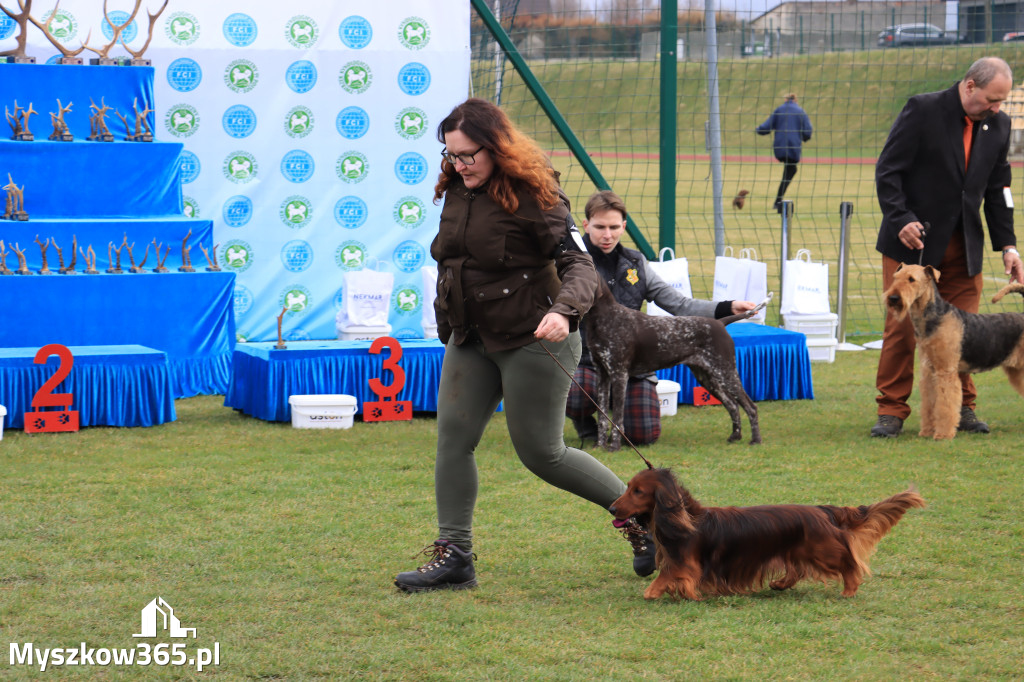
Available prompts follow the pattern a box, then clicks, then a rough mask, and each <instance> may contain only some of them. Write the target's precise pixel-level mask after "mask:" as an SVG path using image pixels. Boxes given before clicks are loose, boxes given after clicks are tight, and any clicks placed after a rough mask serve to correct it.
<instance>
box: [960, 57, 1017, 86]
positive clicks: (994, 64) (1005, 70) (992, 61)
mask: <svg viewBox="0 0 1024 682" xmlns="http://www.w3.org/2000/svg"><path fill="white" fill-rule="evenodd" d="M999 75H1004V76H1006V77H1007V78H1009V79H1010V83H1011V84H1012V83H1013V72H1012V71H1011V70H1010V65H1009V64H1007V63H1006V62H1005V61H1003V60H1002V59H1000V58H999V57H982V58H981V59H979V60H978V61H976V62H974V63H973V64H971V68H969V69H967V73H966V74H964V80H965V81H971V80H972V81H974V84H975V85H977V86H978V87H979V88H984V87H986V86H987V85H988V84H989V83H991V82H992V79H993V78H995V77H996V76H999Z"/></svg>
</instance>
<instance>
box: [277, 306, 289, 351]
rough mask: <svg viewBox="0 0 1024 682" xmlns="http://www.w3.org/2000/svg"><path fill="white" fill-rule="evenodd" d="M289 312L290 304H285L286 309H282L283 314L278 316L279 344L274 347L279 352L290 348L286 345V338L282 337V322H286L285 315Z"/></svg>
mask: <svg viewBox="0 0 1024 682" xmlns="http://www.w3.org/2000/svg"><path fill="white" fill-rule="evenodd" d="M286 312H288V304H287V303H285V304H284V307H283V308H281V314H280V315H278V316H277V344H276V345H275V346H274V348H276V349H277V350H284V349H286V348H287V347H288V346H286V345H284V337H283V336H281V322H282V320H284V314H285V313H286Z"/></svg>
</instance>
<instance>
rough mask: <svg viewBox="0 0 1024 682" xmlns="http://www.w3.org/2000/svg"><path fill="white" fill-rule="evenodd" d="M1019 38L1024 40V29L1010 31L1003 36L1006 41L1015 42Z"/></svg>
mask: <svg viewBox="0 0 1024 682" xmlns="http://www.w3.org/2000/svg"><path fill="white" fill-rule="evenodd" d="M1019 40H1024V31H1021V32H1012V31H1011V32H1010V33H1007V34H1005V35H1004V36H1003V42H1004V43H1015V42H1017V41H1019Z"/></svg>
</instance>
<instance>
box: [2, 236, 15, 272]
mask: <svg viewBox="0 0 1024 682" xmlns="http://www.w3.org/2000/svg"><path fill="white" fill-rule="evenodd" d="M13 274H14V273H13V272H12V271H11V269H10V268H9V267H7V247H6V246H4V240H3V239H0V276H2V275H13Z"/></svg>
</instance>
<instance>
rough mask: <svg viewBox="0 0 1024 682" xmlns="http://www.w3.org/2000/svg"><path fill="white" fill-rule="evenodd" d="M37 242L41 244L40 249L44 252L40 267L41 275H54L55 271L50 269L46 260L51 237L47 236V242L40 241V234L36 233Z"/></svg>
mask: <svg viewBox="0 0 1024 682" xmlns="http://www.w3.org/2000/svg"><path fill="white" fill-rule="evenodd" d="M36 244H39V251H40V252H41V253H42V263H43V264H42V267H40V268H39V274H40V275H52V274H53V271H52V270H50V266H49V264H48V263H47V262H46V249H47V247H49V246H50V238H49V237H47V238H46V241H45V242H41V241H39V235H38V234H37V235H36Z"/></svg>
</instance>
